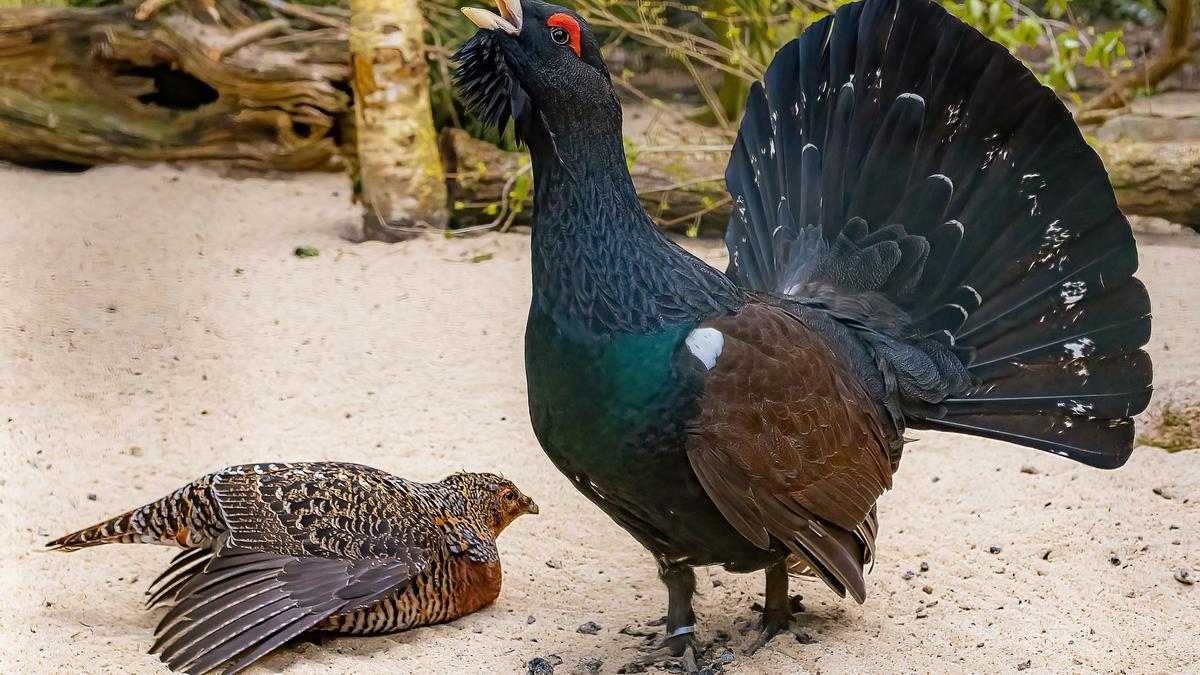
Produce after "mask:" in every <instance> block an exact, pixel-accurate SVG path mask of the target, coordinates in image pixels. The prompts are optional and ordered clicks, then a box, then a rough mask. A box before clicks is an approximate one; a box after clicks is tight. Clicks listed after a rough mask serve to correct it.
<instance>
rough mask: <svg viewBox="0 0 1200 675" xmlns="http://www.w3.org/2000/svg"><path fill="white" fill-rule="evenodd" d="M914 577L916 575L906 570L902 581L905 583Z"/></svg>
mask: <svg viewBox="0 0 1200 675" xmlns="http://www.w3.org/2000/svg"><path fill="white" fill-rule="evenodd" d="M915 576H917V575H916V574H914V573H913V571H912V570H908V571H907V572H905V573H904V580H905V581H912V578H913V577H915Z"/></svg>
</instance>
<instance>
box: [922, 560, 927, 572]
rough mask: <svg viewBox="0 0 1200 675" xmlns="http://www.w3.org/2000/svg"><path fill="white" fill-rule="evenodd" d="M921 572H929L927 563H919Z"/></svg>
mask: <svg viewBox="0 0 1200 675" xmlns="http://www.w3.org/2000/svg"><path fill="white" fill-rule="evenodd" d="M921 571H922V572H928V571H929V563H927V562H922V563H921Z"/></svg>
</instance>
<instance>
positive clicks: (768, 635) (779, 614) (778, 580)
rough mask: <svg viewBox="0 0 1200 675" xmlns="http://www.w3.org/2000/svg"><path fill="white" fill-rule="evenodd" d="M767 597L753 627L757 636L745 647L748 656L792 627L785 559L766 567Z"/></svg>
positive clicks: (792, 616)
mask: <svg viewBox="0 0 1200 675" xmlns="http://www.w3.org/2000/svg"><path fill="white" fill-rule="evenodd" d="M766 595H767V597H766V600H765V602H764V604H763V614H762V617H760V618H759V620H758V622H757V624H756V625H755V627H754V630H755V632H756V633H757V634H758V637H756V638H755V640H754V642H753V643H751V644H750V646H749V647H747V648H746V651H745V653H746V655H747V656H749V655H751V654H753V653H754V652H757V651H758V650H759V649H762V648H763V646H764V645H766V644H767V643H768V642H770V641H771V639H772V638H774V637H775V636H776V635H779V634H780V633H783V632H785V631H788V630H790V629H791V627H792V619H793V618H794V615H793V614H792V607H791V600H790V599H789V598H788V571H787V561H782V562H778V563H776V564H774V565H771V566H770V567H768V568H767V594H766Z"/></svg>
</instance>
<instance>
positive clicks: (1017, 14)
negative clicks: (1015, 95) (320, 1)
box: [942, 0, 1127, 94]
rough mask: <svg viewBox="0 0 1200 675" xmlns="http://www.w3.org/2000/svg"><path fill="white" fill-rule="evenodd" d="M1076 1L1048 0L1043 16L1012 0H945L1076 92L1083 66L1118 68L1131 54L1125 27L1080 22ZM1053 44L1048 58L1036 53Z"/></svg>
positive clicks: (1052, 82)
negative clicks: (1077, 74)
mask: <svg viewBox="0 0 1200 675" xmlns="http://www.w3.org/2000/svg"><path fill="white" fill-rule="evenodd" d="M1073 1H1074V0H1046V4H1045V5H1044V7H1043V11H1044V12H1045V14H1046V16H1041V15H1039V14H1037V13H1036V12H1034V11H1033V10H1032V9H1030V8H1028V7H1026V6H1024V5H1021V4H1017V3H1015V2H1008V1H1007V0H965V1H964V2H956V1H954V0H943V2H942V6H943V7H945V8H946V11H948V12H950V13H951V14H953V15H954V16H957V17H958V18H960V19H962V20H963V21H964V22H966V23H967V24H969V25H971V26H973V27H974V28H975V29H976V30H978V31H979V32H981V33H983V34H984V35H986V36H988V37H989V38H991V39H992V40H995V41H996V42H998V43H1000V44H1001V45H1003V46H1004V47H1005V48H1007V49H1008V50H1009V51H1010V52H1012V53H1013V54H1015V55H1017V56H1021V57H1024V58H1025V61H1026V65H1028V66H1029V67H1030V69H1031V70H1033V72H1034V73H1035V74H1036V75H1037V77H1038V79H1039V80H1041V82H1042V83H1043V84H1045V85H1046V86H1048V87H1052V88H1054V89H1056V90H1058V91H1070V92H1072V94H1073V92H1074V90H1075V89H1077V88H1078V86H1079V85H1078V82H1077V81H1076V77H1075V70H1076V68H1078V67H1079V66H1080V65H1085V66H1094V67H1100V68H1104V69H1107V70H1112V69H1114V68H1115V67H1117V66H1118V65H1127V64H1125V63H1123V62H1122V61H1120V59H1121V57H1123V56H1125V44H1124V43H1123V42H1121V31H1107V32H1104V33H1100V34H1097V33H1096V30H1095V28H1093V27H1091V26H1088V27H1082V26H1080V25H1079V24H1078V23H1077V22H1076V20H1075V19H1074V18H1073V14H1072V11H1071V10H1072V2H1073ZM1040 45H1044V46H1046V47H1048V48H1049V51H1048V55H1046V56H1044V58H1039V57H1038V56H1037V54H1038V52H1037V51H1034V50H1035V48H1037V47H1038V46H1040Z"/></svg>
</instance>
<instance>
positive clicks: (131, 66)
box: [0, 3, 352, 171]
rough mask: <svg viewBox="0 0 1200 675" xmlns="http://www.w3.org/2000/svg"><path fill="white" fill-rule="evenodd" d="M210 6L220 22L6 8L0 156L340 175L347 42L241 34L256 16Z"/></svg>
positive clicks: (318, 33)
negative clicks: (228, 163)
mask: <svg viewBox="0 0 1200 675" xmlns="http://www.w3.org/2000/svg"><path fill="white" fill-rule="evenodd" d="M142 7H143V8H145V7H146V6H145V5H143V6H142ZM212 7H213V8H214V9H213V11H214V12H218V13H219V16H220V17H221V19H222V22H223V23H222V25H219V26H218V25H214V24H213V22H212V19H211V18H210V17H209V15H208V13H207V11H205V12H203V13H199V12H198V13H197V14H191V13H188V12H186V11H183V5H177V6H176V7H172V8H171V9H170V10H163V11H160V12H151V11H148V10H147V11H142V15H144V16H146V20H145V21H139V20H138V19H137V18H136V17H135V16H134V14H135V12H137V11H139V9H138V8H137V7H136V6H129V5H125V6H114V7H106V8H100V9H73V8H22V9H7V10H0V159H7V160H10V161H17V162H36V163H41V162H45V161H47V160H58V161H63V162H69V163H75V164H84V165H92V164H103V163H115V162H153V161H171V160H207V159H211V160H233V161H236V162H239V163H242V164H246V165H248V166H249V167H251V168H258V169H280V170H289V171H296V170H312V169H340V168H342V167H343V163H342V161H341V157H340V154H339V152H338V148H337V142H336V140H335V139H337V138H338V137H339V136H340V134H338V133H337V131H336V129H337V127H338V126H339V125H342V124H344V123H345V122H346V121H347V118H350V117H352V113H351V111H350V96H349V95H348V94H347V93H346V91H345V87H346V83H347V82H348V80H349V74H350V69H349V62H348V54H347V53H346V51H345V45H346V37H345V34H344V32H341V31H336V30H330V29H328V28H326V29H322V30H308V29H309V28H312V26H311V24H310V23H309V22H306V21H303V20H299V19H297V20H296V22H297V23H296V24H294V25H293V24H289V26H290V28H289V29H288V33H289V34H287V35H282V36H279V37H269V35H270V34H271V33H273V32H278V31H279V30H282V27H281V26H280V25H279V24H278V23H277V22H276V23H271V25H270V26H269V30H268V29H262V30H260V31H259V32H258V34H255V33H254V32H251V33H250V34H249V35H247V34H246V31H247V30H252V29H253V28H254V26H256V25H258V24H259V23H261V22H262V19H261V18H260V17H258V16H252V15H251V14H250V13H246V12H241V11H239V8H238V7H237V6H236V5H234V4H233V3H217V4H215V5H212ZM151 9H153V8H151ZM239 43H240V44H239ZM233 47H237V49H236V50H235V49H233ZM339 87H340V88H339Z"/></svg>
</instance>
